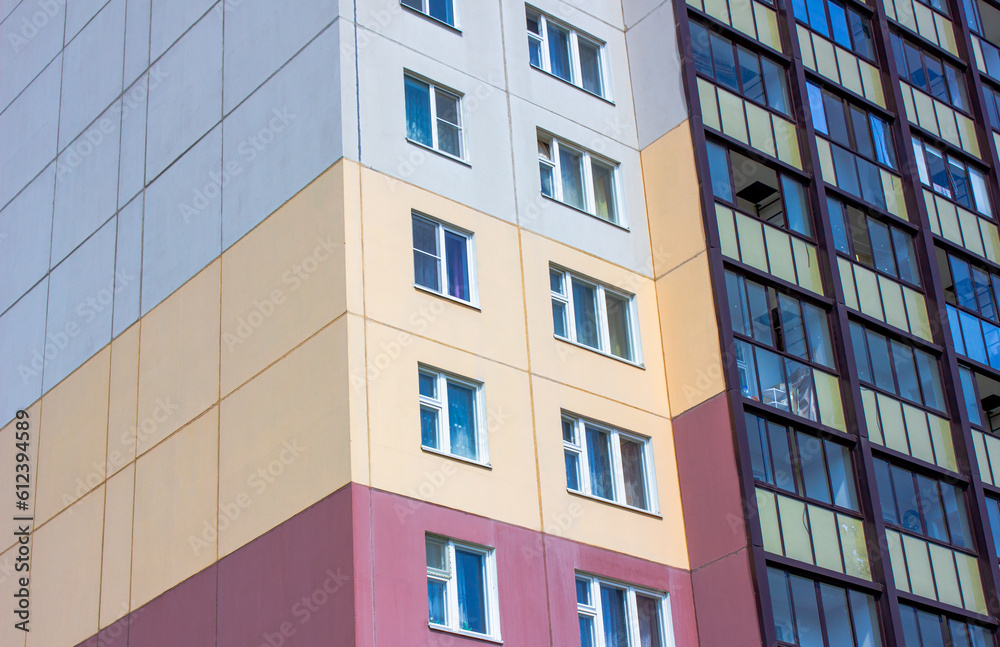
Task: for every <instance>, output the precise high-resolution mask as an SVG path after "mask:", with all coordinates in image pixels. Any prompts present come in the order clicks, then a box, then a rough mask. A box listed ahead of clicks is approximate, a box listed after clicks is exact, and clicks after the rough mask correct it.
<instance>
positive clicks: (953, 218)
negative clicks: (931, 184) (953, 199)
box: [934, 196, 962, 245]
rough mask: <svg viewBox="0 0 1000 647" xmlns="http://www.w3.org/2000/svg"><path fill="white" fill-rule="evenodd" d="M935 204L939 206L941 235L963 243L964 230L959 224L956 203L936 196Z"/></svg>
mask: <svg viewBox="0 0 1000 647" xmlns="http://www.w3.org/2000/svg"><path fill="white" fill-rule="evenodd" d="M934 205H935V206H936V207H937V213H938V219H939V220H940V221H941V235H942V236H944V237H945V238H947V239H948V240H950V241H952V242H954V243H958V244H959V245H961V244H962V230H961V229H960V228H959V226H958V213H956V211H955V205H953V204H952V203H950V202H947V201H946V200H942V199H941V198H938V197H937V196H935V198H934Z"/></svg>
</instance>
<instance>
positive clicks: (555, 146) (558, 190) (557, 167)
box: [549, 137, 563, 202]
mask: <svg viewBox="0 0 1000 647" xmlns="http://www.w3.org/2000/svg"><path fill="white" fill-rule="evenodd" d="M550 141H551V142H552V144H551V145H550V146H549V148H550V149H551V151H552V167H553V169H554V172H553V173H552V183H553V184H554V185H555V186H554V187H552V188H553V189H555V190H554V191H553V193H554V194H555V198H556V199H557V200H559V201H560V202H562V201H563V184H562V162H561V160H560V159H559V140H558V139H556V138H555V137H553V138H552V139H551V140H550Z"/></svg>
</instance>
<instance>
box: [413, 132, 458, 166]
mask: <svg viewBox="0 0 1000 647" xmlns="http://www.w3.org/2000/svg"><path fill="white" fill-rule="evenodd" d="M406 141H408V142H410V143H411V144H413V145H414V146H419V147H420V148H423V149H424V150H428V151H430V152H432V153H434V154H435V155H440V156H441V157H443V158H445V159H449V160H451V161H453V162H458V163H459V164H461V165H463V166H468V167H469V168H472V164H470V163H469V162H467V161H465V160H464V159H462V158H461V157H458V156H456V155H452V154H451V153H446V152H444V151H439V150H438V149H436V148H434V147H433V146H428V145H427V144H421V143H420V142H418V141H417V140H415V139H410V138H409V137H407V138H406Z"/></svg>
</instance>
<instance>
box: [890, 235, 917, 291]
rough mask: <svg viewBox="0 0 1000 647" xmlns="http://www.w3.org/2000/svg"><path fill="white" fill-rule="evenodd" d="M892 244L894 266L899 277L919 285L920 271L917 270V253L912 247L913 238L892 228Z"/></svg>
mask: <svg viewBox="0 0 1000 647" xmlns="http://www.w3.org/2000/svg"><path fill="white" fill-rule="evenodd" d="M892 246H893V248H894V250H895V254H896V267H897V269H898V270H899V278H900V279H902V280H903V281H906V282H908V283H912V284H913V285H920V273H919V272H918V271H917V254H916V251H915V250H914V248H913V239H912V238H910V237H909V236H908V235H906V234H905V233H903V232H902V231H900V230H899V229H896V228H892Z"/></svg>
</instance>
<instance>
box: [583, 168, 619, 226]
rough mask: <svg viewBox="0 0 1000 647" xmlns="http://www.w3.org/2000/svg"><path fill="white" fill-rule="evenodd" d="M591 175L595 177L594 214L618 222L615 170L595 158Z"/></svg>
mask: <svg viewBox="0 0 1000 647" xmlns="http://www.w3.org/2000/svg"><path fill="white" fill-rule="evenodd" d="M590 167H591V175H592V176H593V179H594V214H595V215H596V216H597V217H598V218H603V219H604V220H607V221H608V222H618V208H617V206H616V203H615V170H614V169H613V168H612V167H610V166H608V165H607V164H602V163H600V162H598V161H596V160H593V161H592V163H591V165H590Z"/></svg>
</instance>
